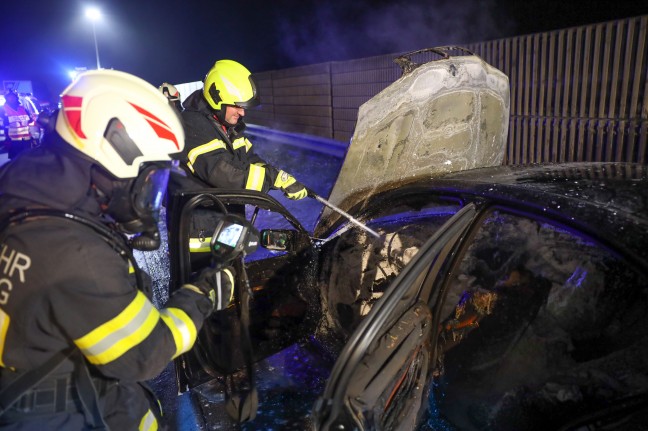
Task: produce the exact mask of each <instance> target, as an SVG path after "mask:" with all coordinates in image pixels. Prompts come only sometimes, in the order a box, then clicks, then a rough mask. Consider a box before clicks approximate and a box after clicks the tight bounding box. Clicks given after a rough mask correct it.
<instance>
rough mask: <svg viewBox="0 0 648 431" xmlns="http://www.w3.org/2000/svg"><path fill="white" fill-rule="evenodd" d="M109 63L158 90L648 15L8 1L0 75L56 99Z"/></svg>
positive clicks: (541, 3) (460, 5) (554, 0)
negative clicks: (219, 70) (73, 77)
mask: <svg viewBox="0 0 648 431" xmlns="http://www.w3.org/2000/svg"><path fill="white" fill-rule="evenodd" d="M87 5H95V6H97V7H99V8H100V9H101V11H102V14H103V18H102V20H101V21H100V22H98V23H97V24H96V34H97V39H98V44H99V56H100V62H101V66H102V67H104V68H114V69H118V70H123V71H126V72H130V73H133V74H135V75H138V76H140V77H142V78H144V79H146V80H147V81H149V82H150V83H152V84H154V85H155V86H157V85H159V84H160V83H162V82H163V81H168V82H172V83H181V82H190V81H197V80H201V79H202V78H203V77H204V76H205V74H206V72H207V71H208V70H209V68H210V67H211V65H212V64H213V63H214V61H216V60H218V59H222V58H230V59H233V60H237V61H239V62H241V63H243V64H244V65H246V66H247V67H248V68H249V69H250V70H251V71H252V72H261V71H265V70H273V69H281V68H286V67H293V66H298V65H304V64H313V63H321V62H326V61H335V60H348V59H353V58H362V57H369V56H374V55H381V54H391V53H402V52H404V51H408V50H415V49H421V48H428V47H433V46H440V45H448V44H461V43H469V42H478V41H484V40H492V39H498V38H502V37H509V36H514V35H519V34H528V33H535V32H539V31H546V30H554V29H559V28H565V27H571V26H576V25H582V24H590V23H595V22H602V21H608V20H611V19H617V18H625V17H630V16H637V15H642V14H648V1H646V0H633V1H629V0H616V1H596V0H593V1H583V0H559V1H558V0H506V1H503V0H500V1H496V0H479V1H478V0H410V1H398V0H389V1H388V0H338V1H324V0H312V1H308V0H303V1H297V0H265V1H257V0H240V1H229V2H225V1H218V0H211V1H210V0H185V1H182V0H177V1H172V0H96V1H93V2H89V1H79V0H27V1H23V2H20V1H19V0H16V1H12V2H9V1H4V2H3V7H2V12H1V13H0V16H2V27H1V32H2V33H1V34H2V37H1V38H0V56H1V58H2V61H1V62H0V79H2V80H17V79H22V80H31V81H32V82H33V85H34V92H35V93H36V96H38V97H40V98H41V99H46V100H47V99H48V100H50V101H52V102H55V101H56V98H57V96H58V94H59V93H60V91H61V90H62V89H63V88H64V87H65V86H66V85H67V84H68V83H69V82H70V79H69V77H68V74H67V73H68V71H69V70H73V69H74V68H75V67H87V68H95V67H96V57H95V48H94V42H93V36H92V24H91V22H90V21H89V19H88V18H86V17H85V12H84V11H85V7H86V6H87Z"/></svg>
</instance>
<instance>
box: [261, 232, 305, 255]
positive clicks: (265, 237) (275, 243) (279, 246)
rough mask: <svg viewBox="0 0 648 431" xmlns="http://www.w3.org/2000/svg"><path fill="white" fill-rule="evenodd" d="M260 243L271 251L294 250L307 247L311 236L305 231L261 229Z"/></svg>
mask: <svg viewBox="0 0 648 431" xmlns="http://www.w3.org/2000/svg"><path fill="white" fill-rule="evenodd" d="M260 244H261V247H263V248H266V249H268V250H272V251H285V252H296V251H299V250H302V249H303V248H306V247H308V246H309V245H310V244H311V238H310V237H309V236H308V234H306V233H303V232H299V231H296V230H291V229H262V230H261V236H260Z"/></svg>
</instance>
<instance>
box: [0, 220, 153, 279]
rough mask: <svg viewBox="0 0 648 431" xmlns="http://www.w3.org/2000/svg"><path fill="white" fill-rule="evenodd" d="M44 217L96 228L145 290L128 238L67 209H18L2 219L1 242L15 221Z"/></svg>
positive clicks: (0, 223)
mask: <svg viewBox="0 0 648 431" xmlns="http://www.w3.org/2000/svg"><path fill="white" fill-rule="evenodd" d="M42 218H55V219H59V220H67V221H70V222H74V223H79V224H81V225H83V226H86V227H89V228H90V229H92V230H94V231H95V232H96V233H97V234H99V236H100V237H101V238H103V239H104V241H106V242H107V243H108V245H110V247H111V248H112V249H113V250H115V251H116V252H117V253H119V255H120V256H122V257H123V258H124V259H126V260H128V261H129V262H130V264H131V265H132V266H133V268H134V270H135V279H136V281H137V288H138V289H139V290H141V291H144V280H143V278H142V273H141V271H140V269H139V266H138V265H137V261H136V260H135V257H134V256H133V252H132V251H131V249H130V247H129V246H128V244H127V242H126V239H125V238H124V237H123V236H121V235H119V234H118V233H116V232H114V231H113V230H112V229H110V228H109V227H107V226H105V225H103V224H101V223H99V222H97V221H95V220H91V219H89V218H86V217H82V216H80V215H78V214H73V213H69V212H66V211H61V210H55V209H51V208H35V209H22V210H18V211H16V212H14V213H12V214H10V215H9V216H7V217H5V218H3V219H1V220H0V243H2V242H3V241H4V237H5V231H6V229H7V228H8V227H9V226H10V225H11V224H14V223H23V222H29V221H35V220H38V219H42Z"/></svg>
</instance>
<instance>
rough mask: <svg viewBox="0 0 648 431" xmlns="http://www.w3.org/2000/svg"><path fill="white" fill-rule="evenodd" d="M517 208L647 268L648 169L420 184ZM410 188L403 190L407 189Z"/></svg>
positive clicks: (516, 171)
mask: <svg viewBox="0 0 648 431" xmlns="http://www.w3.org/2000/svg"><path fill="white" fill-rule="evenodd" d="M424 184H425V186H427V187H430V188H432V189H435V190H437V191H438V192H445V193H450V194H455V195H461V196H463V197H464V198H466V199H468V200H474V199H476V200H479V199H488V200H489V201H490V202H494V203H501V204H506V205H507V206H509V207H513V208H515V207H519V208H520V209H521V210H524V211H532V212H535V213H536V214H539V215H546V216H547V217H548V218H552V219H554V220H559V221H561V222H563V223H564V224H566V225H568V226H572V227H575V228H578V229H579V230H580V231H584V232H587V233H588V234H591V235H593V236H594V237H596V238H598V239H599V240H602V241H603V242H605V243H608V244H611V245H613V246H614V248H615V249H623V250H626V251H627V252H628V253H629V254H632V255H633V257H634V258H635V259H638V260H640V261H641V262H640V263H641V265H642V266H644V267H645V266H646V265H648V166H647V165H641V164H631V163H594V162H582V163H561V164H538V165H529V166H497V167H491V168H479V169H472V170H467V171H460V172H456V173H450V174H446V175H444V176H442V177H440V178H436V179H431V180H430V181H429V182H427V183H418V184H417V185H416V187H421V186H422V185H424ZM412 186H413V184H412V185H409V186H406V187H405V188H404V189H403V190H406V188H407V187H412Z"/></svg>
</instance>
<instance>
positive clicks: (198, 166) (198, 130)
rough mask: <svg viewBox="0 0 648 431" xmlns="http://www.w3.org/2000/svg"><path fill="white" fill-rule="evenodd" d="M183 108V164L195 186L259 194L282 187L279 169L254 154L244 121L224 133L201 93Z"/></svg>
mask: <svg viewBox="0 0 648 431" xmlns="http://www.w3.org/2000/svg"><path fill="white" fill-rule="evenodd" d="M184 108H185V109H184V111H183V112H182V119H183V122H184V126H185V148H184V151H183V153H182V157H183V159H182V161H181V162H182V164H183V167H184V168H186V170H187V172H188V173H190V174H191V175H189V177H190V181H191V180H193V181H194V186H195V187H197V188H206V187H207V188H208V187H217V188H225V189H247V190H256V191H259V192H267V191H268V190H270V189H278V188H279V187H277V186H275V181H276V180H277V176H278V175H279V169H277V168H275V167H274V166H271V165H269V164H268V163H266V162H265V160H263V159H262V158H261V157H259V156H258V155H257V154H255V153H254V151H253V150H252V143H251V142H250V140H249V139H248V138H246V137H245V136H244V135H243V134H242V132H243V130H244V129H245V123H243V121H242V120H240V121H239V124H237V125H236V127H231V128H229V130H227V131H225V130H223V128H222V126H221V124H220V123H219V122H218V120H217V119H216V118H215V117H214V112H213V110H212V109H211V107H210V106H209V105H208V104H207V101H205V99H204V97H203V96H202V90H196V91H195V92H194V93H192V94H191V95H189V97H188V98H187V99H186V100H185V102H184ZM185 187H187V186H185ZM188 187H189V188H190V187H191V185H189V186H188Z"/></svg>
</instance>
